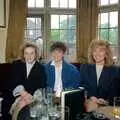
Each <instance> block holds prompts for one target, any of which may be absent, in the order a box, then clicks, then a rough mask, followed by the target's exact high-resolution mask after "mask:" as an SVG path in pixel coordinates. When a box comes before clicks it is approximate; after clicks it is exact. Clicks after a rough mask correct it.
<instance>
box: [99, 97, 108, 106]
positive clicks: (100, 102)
mask: <svg viewBox="0 0 120 120" xmlns="http://www.w3.org/2000/svg"><path fill="white" fill-rule="evenodd" d="M107 103H108V102H107V101H106V100H104V99H103V98H99V99H98V104H100V105H106V104H107Z"/></svg>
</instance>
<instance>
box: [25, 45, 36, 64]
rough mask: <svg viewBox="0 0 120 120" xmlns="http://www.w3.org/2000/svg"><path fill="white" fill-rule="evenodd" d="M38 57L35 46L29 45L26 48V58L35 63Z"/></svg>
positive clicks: (27, 60) (26, 60) (28, 61)
mask: <svg viewBox="0 0 120 120" xmlns="http://www.w3.org/2000/svg"><path fill="white" fill-rule="evenodd" d="M35 58H36V53H35V48H33V47H27V48H25V49H24V59H25V62H27V63H33V62H34V61H35Z"/></svg>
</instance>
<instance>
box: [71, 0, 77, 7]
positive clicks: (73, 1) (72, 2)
mask: <svg viewBox="0 0 120 120" xmlns="http://www.w3.org/2000/svg"><path fill="white" fill-rule="evenodd" d="M69 8H76V0H69Z"/></svg>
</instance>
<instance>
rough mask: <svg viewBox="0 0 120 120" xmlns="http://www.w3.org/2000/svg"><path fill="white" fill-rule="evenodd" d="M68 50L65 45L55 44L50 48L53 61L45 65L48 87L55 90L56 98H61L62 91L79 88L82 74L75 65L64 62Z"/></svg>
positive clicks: (58, 42)
mask: <svg viewBox="0 0 120 120" xmlns="http://www.w3.org/2000/svg"><path fill="white" fill-rule="evenodd" d="M66 50H67V46H66V44H65V43H63V42H60V41H57V42H54V43H53V44H52V45H51V47H50V52H51V60H50V62H48V63H47V64H46V65H45V68H46V73H47V87H50V88H52V89H53V91H54V93H55V96H56V97H60V93H61V91H62V90H65V89H72V88H77V87H79V82H80V81H79V78H80V73H79V71H78V70H77V68H76V67H75V66H74V65H72V64H70V63H67V62H66V61H65V60H64V55H65V52H66Z"/></svg>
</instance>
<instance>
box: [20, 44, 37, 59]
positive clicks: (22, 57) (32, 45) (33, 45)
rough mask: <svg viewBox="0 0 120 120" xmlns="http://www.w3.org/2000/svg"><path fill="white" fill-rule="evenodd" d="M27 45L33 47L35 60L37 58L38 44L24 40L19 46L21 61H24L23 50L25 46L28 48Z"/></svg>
mask: <svg viewBox="0 0 120 120" xmlns="http://www.w3.org/2000/svg"><path fill="white" fill-rule="evenodd" d="M29 47H32V48H34V49H35V54H36V57H35V60H38V59H39V49H38V46H37V45H36V44H35V43H33V42H25V43H24V44H23V45H22V46H21V47H20V59H21V60H22V61H25V59H24V50H25V49H26V48H29Z"/></svg>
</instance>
